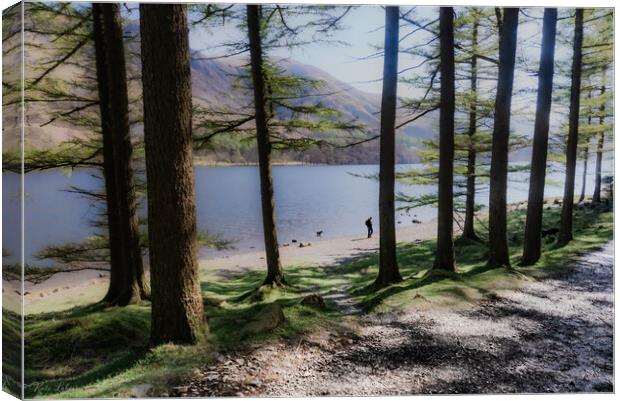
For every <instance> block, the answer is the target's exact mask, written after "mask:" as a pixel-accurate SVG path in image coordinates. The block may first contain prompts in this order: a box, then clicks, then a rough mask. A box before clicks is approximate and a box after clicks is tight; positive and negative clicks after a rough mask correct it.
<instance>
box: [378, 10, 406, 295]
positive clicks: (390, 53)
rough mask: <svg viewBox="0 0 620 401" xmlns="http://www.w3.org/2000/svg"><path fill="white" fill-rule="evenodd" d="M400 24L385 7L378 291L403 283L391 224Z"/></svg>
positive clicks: (394, 226) (392, 219)
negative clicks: (379, 288)
mask: <svg viewBox="0 0 620 401" xmlns="http://www.w3.org/2000/svg"><path fill="white" fill-rule="evenodd" d="M399 23H400V21H399V8H398V7H386V8H385V44H384V49H385V50H384V58H383V92H382V97H381V146H380V152H381V154H380V165H379V230H380V237H379V274H378V276H377V279H376V281H375V284H376V285H377V286H379V287H381V286H385V285H389V284H392V283H396V282H399V281H401V280H402V277H401V276H400V272H399V270H398V260H397V258H396V224H395V221H394V169H395V166H394V162H395V157H394V146H395V136H396V129H395V123H396V100H397V97H396V96H397V94H396V92H397V84H398V43H399V36H398V27H399Z"/></svg>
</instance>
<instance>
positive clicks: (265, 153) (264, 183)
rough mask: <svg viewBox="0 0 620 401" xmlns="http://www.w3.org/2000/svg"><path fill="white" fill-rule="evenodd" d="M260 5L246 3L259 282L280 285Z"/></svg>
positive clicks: (281, 283) (282, 276) (281, 274)
mask: <svg viewBox="0 0 620 401" xmlns="http://www.w3.org/2000/svg"><path fill="white" fill-rule="evenodd" d="M260 12H261V6H260V5H248V6H247V23H248V37H249V42H250V59H251V60H250V64H251V69H252V82H253V86H254V108H255V113H256V114H255V121H256V142H257V150H258V170H259V174H260V191H261V207H262V213H263V237H264V240H265V254H266V260H267V277H266V278H265V281H264V283H263V284H265V285H272V286H281V285H284V284H285V280H284V272H283V270H282V263H281V262H280V251H279V248H278V234H277V227H276V208H275V199H274V191H273V176H272V173H271V140H270V138H269V127H268V124H267V111H266V107H267V103H268V100H267V96H266V93H265V75H264V70H263V49H262V44H261V33H260Z"/></svg>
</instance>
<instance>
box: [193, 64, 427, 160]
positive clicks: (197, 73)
mask: <svg viewBox="0 0 620 401" xmlns="http://www.w3.org/2000/svg"><path fill="white" fill-rule="evenodd" d="M243 63H244V61H243V60H242V59H239V58H230V59H220V60H194V61H192V91H193V93H194V99H195V102H198V103H199V104H202V105H205V106H210V107H218V106H220V107H228V108H232V109H234V108H235V107H244V106H246V105H248V104H251V99H250V98H248V97H243V96H240V91H239V90H235V89H234V88H233V80H234V76H235V75H237V74H238V73H239V68H240V67H241V66H242V65H243ZM277 65H278V66H279V67H280V68H282V69H283V70H284V72H285V73H286V74H289V75H295V76H300V77H304V78H308V79H312V80H318V81H321V82H322V83H323V85H322V86H321V88H320V89H318V90H316V95H317V96H316V97H310V99H311V100H312V101H316V100H320V101H321V103H322V105H324V106H326V107H329V108H332V109H335V110H338V111H339V112H340V113H341V116H340V118H341V120H342V121H355V122H356V123H358V124H362V125H364V126H365V129H364V133H363V134H360V133H358V134H356V137H357V138H360V137H371V136H374V135H377V134H378V131H379V118H380V114H379V111H380V108H381V96H380V95H379V94H373V93H367V92H364V91H361V90H359V89H357V88H355V87H353V86H351V85H349V84H347V83H345V82H343V81H340V80H338V79H337V78H335V77H333V76H332V75H330V74H329V73H327V72H326V71H324V70H321V69H320V68H317V67H315V66H312V65H308V64H302V63H299V62H296V61H294V60H289V59H280V60H278V61H277ZM319 95H321V96H319ZM336 135H337V134H336V133H310V136H313V137H321V138H323V139H330V138H333V137H335V136H336ZM432 135H433V129H432V127H431V126H430V125H429V122H428V120H427V121H421V122H419V123H417V124H416V125H412V126H409V127H405V128H403V129H401V130H399V132H398V134H397V137H398V138H397V151H396V154H397V162H398V163H411V162H415V161H417V160H418V158H417V154H416V148H415V140H417V139H427V138H430V137H431V136H432ZM252 156H253V148H252V149H245V152H243V151H242V152H241V158H242V159H245V160H239V159H237V160H229V159H230V158H231V157H232V158H233V159H234V158H235V157H237V158H238V157H239V156H238V154H237V155H236V156H235V154H233V153H231V152H225V151H224V152H223V151H222V150H221V149H219V152H218V149H217V148H216V149H215V151H214V152H212V153H211V154H207V158H208V159H211V160H212V161H233V162H235V161H255V160H254V158H253V157H252ZM227 159H228V160H227ZM276 160H278V161H293V162H306V163H330V164H364V163H378V161H379V141H378V140H375V141H372V142H368V143H365V144H362V145H358V146H355V147H351V148H330V147H323V148H313V149H309V150H306V151H302V152H285V153H280V154H278V155H277V156H276Z"/></svg>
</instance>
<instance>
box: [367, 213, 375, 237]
mask: <svg viewBox="0 0 620 401" xmlns="http://www.w3.org/2000/svg"><path fill="white" fill-rule="evenodd" d="M366 228H368V238H370V237H372V233H373V232H374V231H373V229H372V217H369V218H368V220H366Z"/></svg>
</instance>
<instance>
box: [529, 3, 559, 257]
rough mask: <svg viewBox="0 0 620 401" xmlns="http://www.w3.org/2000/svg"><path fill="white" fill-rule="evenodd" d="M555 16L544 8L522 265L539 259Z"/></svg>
mask: <svg viewBox="0 0 620 401" xmlns="http://www.w3.org/2000/svg"><path fill="white" fill-rule="evenodd" d="M557 20H558V10H557V9H556V8H545V14H544V18H543V37H542V46H541V49H540V67H539V69H538V98H537V99H536V122H535V123H534V144H533V147H532V164H531V169H530V191H529V196H528V200H527V218H526V221H525V234H524V238H523V257H522V258H521V264H523V265H532V264H534V263H536V262H537V261H538V259H540V248H541V231H542V218H543V200H544V197H545V177H546V172H547V171H546V170H547V146H548V142H549V116H550V115H551V94H552V92H553V59H554V55H555V32H556V25H557Z"/></svg>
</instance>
